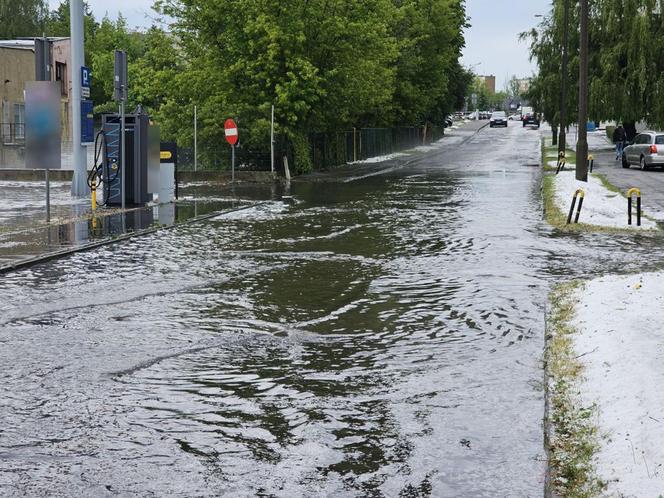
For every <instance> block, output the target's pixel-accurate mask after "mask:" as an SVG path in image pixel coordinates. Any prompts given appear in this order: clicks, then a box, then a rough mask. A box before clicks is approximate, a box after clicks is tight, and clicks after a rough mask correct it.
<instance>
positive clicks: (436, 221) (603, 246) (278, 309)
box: [0, 127, 653, 497]
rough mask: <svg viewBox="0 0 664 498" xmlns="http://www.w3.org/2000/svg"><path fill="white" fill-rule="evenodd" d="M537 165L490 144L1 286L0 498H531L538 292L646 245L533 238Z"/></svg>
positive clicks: (539, 340)
mask: <svg viewBox="0 0 664 498" xmlns="http://www.w3.org/2000/svg"><path fill="white" fill-rule="evenodd" d="M538 148H539V142H538V135H537V134H536V133H531V134H528V131H527V130H523V129H521V128H520V127H510V128H508V129H507V130H493V129H491V130H488V129H487V130H484V131H482V132H480V133H479V134H478V135H477V136H476V137H475V138H473V139H471V140H470V141H467V142H465V143H463V144H459V145H458V146H456V147H454V148H453V149H451V148H443V149H441V150H439V151H433V152H431V153H429V154H427V155H426V156H424V157H422V158H421V159H418V160H417V161H414V162H412V163H411V164H409V165H408V166H407V167H405V168H402V169H395V170H392V171H391V172H390V173H389V174H385V175H375V176H365V177H364V178H362V179H358V180H357V181H352V182H348V181H347V180H348V174H343V175H335V174H331V175H330V176H329V177H328V178H326V179H323V180H322V181H317V182H313V183H312V182H301V183H297V184H293V186H292V189H291V194H292V195H293V197H294V198H295V201H296V202H295V203H294V204H292V203H288V204H286V203H283V202H281V201H279V200H273V201H270V202H267V203H265V204H261V205H260V206H256V207H254V208H251V209H248V210H244V211H239V212H235V213H229V214H227V215H222V216H220V217H218V218H216V219H214V220H211V221H209V222H207V223H204V224H198V225H191V226H182V227H179V228H176V229H174V230H171V231H169V232H159V233H156V234H153V235H150V236H146V237H144V238H140V239H134V240H131V241H129V242H125V243H122V244H118V245H115V246H110V247H105V248H101V249H98V250H96V251H92V252H88V253H81V254H77V255H74V256H71V257H69V258H67V259H63V260H60V261H57V262H52V263H49V264H45V265H41V266H36V267H33V268H31V269H29V270H24V271H21V272H17V273H14V274H10V275H5V276H3V277H2V281H1V283H0V303H1V304H0V360H1V361H2V365H3V367H2V369H0V396H1V397H2V399H3V403H2V404H0V420H2V421H3V422H2V427H0V458H1V459H0V492H1V493H2V494H20V495H23V494H28V495H29V494H56V495H57V494H67V495H75V494H85V495H103V494H111V493H119V494H141V495H145V494H150V493H154V494H157V495H164V494H168V493H175V494H181V495H187V496H202V495H219V494H223V493H226V494H228V495H229V496H254V495H274V496H316V495H325V496H328V495H340V496H366V495H384V496H399V495H402V496H426V495H432V496H473V497H477V496H491V497H493V496H540V495H541V494H542V489H543V488H542V487H543V475H544V467H545V463H544V454H543V450H542V429H541V418H542V413H543V399H542V388H541V380H542V371H541V365H540V357H541V351H542V345H543V332H544V330H543V328H544V310H545V302H546V293H547V291H548V288H549V285H550V282H552V281H554V280H557V279H560V278H572V277H575V276H584V275H592V274H597V273H601V272H604V271H610V270H616V269H620V270H630V269H633V268H636V267H638V266H639V264H640V262H639V261H638V257H635V254H636V253H638V252H639V251H643V253H646V252H647V251H648V246H649V245H650V244H652V243H653V242H652V239H649V238H647V237H644V238H642V239H639V240H638V241H637V242H634V239H632V238H630V239H627V238H626V237H623V238H621V237H617V238H613V239H610V238H608V237H606V236H602V235H593V236H578V237H579V238H580V240H578V241H576V242H577V243H574V244H572V243H570V241H569V238H568V237H560V236H559V235H558V234H556V233H554V232H551V231H550V230H549V229H548V228H547V227H546V226H545V225H544V224H543V223H542V221H541V201H540V194H539V180H540V174H541V173H540V171H539V169H537V168H533V167H531V166H528V164H533V163H537V162H538V153H539V149H538ZM319 180H320V179H319ZM578 242H580V243H578ZM628 244H632V246H631V247H628V248H627V247H626V246H627V245H628Z"/></svg>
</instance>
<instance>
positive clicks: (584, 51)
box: [576, 0, 588, 182]
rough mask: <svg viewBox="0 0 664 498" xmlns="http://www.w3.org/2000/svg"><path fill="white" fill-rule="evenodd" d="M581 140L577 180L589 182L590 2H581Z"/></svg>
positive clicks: (579, 142)
mask: <svg viewBox="0 0 664 498" xmlns="http://www.w3.org/2000/svg"><path fill="white" fill-rule="evenodd" d="M580 6H581V23H580V26H579V28H580V31H581V36H580V40H579V47H580V50H579V119H578V132H579V139H578V141H577V142H576V179H577V180H580V181H582V182H587V181H588V129H587V123H588V0H580Z"/></svg>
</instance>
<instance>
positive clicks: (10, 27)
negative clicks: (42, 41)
mask: <svg viewBox="0 0 664 498" xmlns="http://www.w3.org/2000/svg"><path fill="white" fill-rule="evenodd" d="M47 18H48V2H46V0H20V1H16V0H0V39H2V40H6V39H12V38H16V37H19V36H27V37H31V36H41V35H42V34H43V32H44V27H45V24H46V19H47Z"/></svg>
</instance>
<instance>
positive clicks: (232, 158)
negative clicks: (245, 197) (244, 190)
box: [231, 145, 235, 183]
mask: <svg viewBox="0 0 664 498" xmlns="http://www.w3.org/2000/svg"><path fill="white" fill-rule="evenodd" d="M231 151H232V152H231V183H235V145H231Z"/></svg>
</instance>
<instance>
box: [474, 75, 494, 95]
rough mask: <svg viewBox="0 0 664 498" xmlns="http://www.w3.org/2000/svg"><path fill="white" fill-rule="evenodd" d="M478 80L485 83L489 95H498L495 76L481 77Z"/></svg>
mask: <svg viewBox="0 0 664 498" xmlns="http://www.w3.org/2000/svg"><path fill="white" fill-rule="evenodd" d="M477 79H479V80H480V81H481V82H482V83H484V85H485V86H486V88H487V90H488V91H489V93H491V94H494V93H496V77H495V76H494V75H493V74H488V75H480V76H478V77H477Z"/></svg>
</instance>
